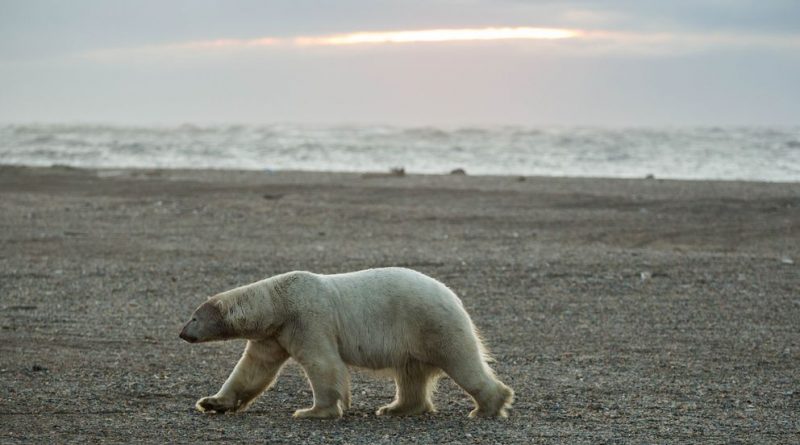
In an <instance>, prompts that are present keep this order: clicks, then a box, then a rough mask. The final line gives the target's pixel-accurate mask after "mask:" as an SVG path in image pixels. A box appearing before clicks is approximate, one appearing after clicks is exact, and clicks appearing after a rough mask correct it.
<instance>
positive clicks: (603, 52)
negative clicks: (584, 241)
mask: <svg viewBox="0 0 800 445" xmlns="http://www.w3.org/2000/svg"><path fill="white" fill-rule="evenodd" d="M523 27H527V28H556V29H558V30H561V31H563V32H565V33H569V37H567V38H560V39H539V38H535V39H518V38H511V39H507V40H476V39H478V38H479V37H480V36H483V35H485V34H482V33H483V32H484V31H481V30H485V29H486V28H523ZM432 29H437V30H441V29H445V30H463V29H469V30H476V31H470V32H469V33H465V34H464V35H467V36H471V35H474V36H475V39H472V38H467V39H466V40H460V41H440V42H408V43H380V42H378V43H375V42H373V43H361V44H350V45H337V44H327V43H330V42H331V40H329V38H330V37H331V36H342V35H345V36H347V35H350V34H353V33H360V32H387V33H389V32H396V31H422V30H432ZM470 33H472V34H470ZM392 35H394V34H380V35H379V37H378V38H379V39H383V38H384V37H385V38H390V37H389V36H392ZM410 35H411V36H416V35H417V34H410ZM441 35H445V36H446V35H449V34H437V36H441ZM304 39H305V40H304ZM444 40H447V39H446V38H445V39H444ZM303 42H306V43H303ZM308 42H311V43H308ZM315 42H316V43H315ZM798 79H800V1H796V0H761V1H759V0H727V1H723V0H671V1H641V0H639V1H634V0H616V1H611V0H609V1H577V0H575V1H523V0H517V1H513V0H506V1H503V0H493V1H489V0H447V1H445V0H439V1H436V0H424V1H423V0H420V1H414V0H402V1H401V0H397V1H382V0H358V1H357V0H338V1H321V0H320V1H305V0H294V1H254V0H252V1H251V0H218V1H211V0H183V1H165V0H159V1H155V0H136V1H123V0H114V1H108V0H70V1H61V0H51V1H40V0H18V1H17V0H0V122H65V123H71V122H97V123H115V124H180V123H198V124H207V123H273V122H300V123H330V124H340V123H344V124H349V123H356V124H358V123H384V124H397V125H471V124H479V125H489V124H521V125H613V126H629V125H630V126H639V125H648V126H649V125H798V124H800V119H798V116H800V81H798Z"/></svg>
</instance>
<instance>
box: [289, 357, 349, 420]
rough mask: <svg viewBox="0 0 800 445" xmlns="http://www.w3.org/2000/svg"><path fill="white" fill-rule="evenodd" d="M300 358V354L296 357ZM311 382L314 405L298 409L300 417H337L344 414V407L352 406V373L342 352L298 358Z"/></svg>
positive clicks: (296, 413) (297, 416)
mask: <svg viewBox="0 0 800 445" xmlns="http://www.w3.org/2000/svg"><path fill="white" fill-rule="evenodd" d="M295 358H297V357H295ZM298 362H299V363H300V365H301V366H302V367H303V370H304V371H305V372H306V376H307V377H308V380H309V381H310V382H311V389H312V391H313V392H314V406H313V407H311V408H307V409H301V410H297V411H295V413H294V417H295V418H298V419H304V418H315V419H336V418H339V417H342V408H345V409H346V408H348V407H349V406H350V374H349V373H348V372H347V366H345V364H344V363H343V362H342V360H341V358H340V357H339V356H338V354H326V357H316V358H313V359H311V360H303V359H300V360H298Z"/></svg>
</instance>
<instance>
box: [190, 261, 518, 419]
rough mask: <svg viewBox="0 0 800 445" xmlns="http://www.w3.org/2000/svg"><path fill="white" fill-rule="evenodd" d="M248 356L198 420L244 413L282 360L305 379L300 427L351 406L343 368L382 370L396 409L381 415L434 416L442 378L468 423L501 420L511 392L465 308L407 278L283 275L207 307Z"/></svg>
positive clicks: (444, 291)
mask: <svg viewBox="0 0 800 445" xmlns="http://www.w3.org/2000/svg"><path fill="white" fill-rule="evenodd" d="M211 301H212V302H214V304H216V306H217V307H218V308H219V310H220V312H221V313H222V316H223V319H224V320H225V322H227V323H228V325H229V327H230V328H232V329H233V330H234V331H235V332H236V334H237V336H238V337H243V338H247V339H249V340H250V341H249V342H248V345H247V349H246V350H245V352H244V355H243V357H242V358H241V360H240V361H239V363H238V364H237V365H236V368H235V369H234V371H233V373H232V374H231V376H230V377H229V378H228V380H227V381H226V382H225V384H224V385H223V386H222V388H221V389H220V391H219V392H218V393H217V394H216V395H215V396H213V397H206V398H203V399H201V400H199V401H198V402H197V407H198V409H199V410H201V411H217V412H222V411H237V410H243V409H245V408H246V407H247V406H248V405H249V404H250V403H251V402H252V400H253V399H254V398H255V397H256V396H258V394H260V393H261V392H262V391H263V390H264V389H266V388H267V387H268V386H269V385H270V384H271V383H272V381H273V380H274V378H275V377H276V376H277V374H278V372H279V370H280V368H281V366H282V365H283V363H284V362H285V361H286V359H287V358H288V357H290V356H291V357H292V358H294V359H295V360H296V361H297V362H298V363H299V364H300V365H301V366H302V367H303V369H304V370H305V372H306V375H307V377H308V379H309V381H310V382H311V386H312V389H313V392H314V406H313V407H312V408H309V409H305V410H300V411H297V412H296V413H295V416H296V417H339V416H341V415H342V409H347V408H348V407H349V405H350V381H349V380H350V379H349V373H348V371H347V366H356V367H360V368H367V369H373V370H387V371H389V372H390V373H391V374H392V375H393V376H394V378H395V381H396V383H397V396H396V400H395V401H394V402H392V403H391V404H389V405H387V406H384V407H382V408H381V409H379V410H378V414H379V415H381V414H396V415H410V414H421V413H424V412H430V411H434V409H435V408H434V406H433V403H432V402H431V393H432V391H433V389H434V387H435V385H436V380H437V378H438V377H439V375H440V374H441V372H442V371H444V372H445V373H446V374H448V375H449V376H450V377H451V378H452V379H453V380H454V381H455V382H456V383H457V384H458V385H460V386H461V387H462V388H463V389H464V390H465V391H466V392H467V393H469V394H470V395H471V396H472V398H473V399H474V400H475V402H476V404H477V408H476V409H475V410H474V411H473V412H472V413H471V414H470V415H471V416H476V415H479V416H505V415H506V408H508V407H510V404H511V402H512V400H513V392H512V391H511V389H510V388H509V387H507V386H506V385H504V384H503V383H502V382H500V381H499V380H497V378H496V377H495V375H494V372H492V370H491V369H490V368H489V366H488V365H487V364H486V360H485V357H484V355H485V354H484V347H483V344H482V343H481V340H480V339H479V337H478V335H477V332H476V330H475V327H474V325H473V324H472V321H471V320H470V318H469V315H468V314H467V312H466V311H465V310H464V307H463V305H462V303H461V300H459V298H458V297H457V296H456V295H455V294H454V293H453V292H452V291H451V290H450V289H448V288H447V287H446V286H445V285H444V284H442V283H440V282H438V281H436V280H434V279H433V278H431V277H428V276H426V275H423V274H421V273H419V272H416V271H413V270H410V269H403V268H383V269H369V270H363V271H359V272H352V273H345V274H338V275H318V274H313V273H310V272H289V273H286V274H283V275H278V276H275V277H272V278H268V279H266V280H263V281H259V282H256V283H253V284H250V285H247V286H243V287H240V288H236V289H233V290H230V291H228V292H225V293H222V294H220V295H217V296H215V297H212V298H211Z"/></svg>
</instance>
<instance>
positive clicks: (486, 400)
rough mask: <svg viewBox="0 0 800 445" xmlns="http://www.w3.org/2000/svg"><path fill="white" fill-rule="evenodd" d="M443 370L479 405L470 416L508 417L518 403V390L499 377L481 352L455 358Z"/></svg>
mask: <svg viewBox="0 0 800 445" xmlns="http://www.w3.org/2000/svg"><path fill="white" fill-rule="evenodd" d="M443 369H444V371H445V372H446V373H447V375H449V376H450V378H452V379H453V381H455V382H456V384H458V386H460V387H461V388H463V389H464V391H466V392H467V393H468V394H469V395H470V396H472V398H473V399H474V400H475V403H476V404H477V405H478V406H477V408H475V409H474V410H473V411H472V412H471V413H469V416H470V417H506V416H508V412H507V411H506V410H507V409H508V408H510V407H511V403H512V402H513V401H514V391H512V390H511V388H509V387H508V386H506V385H505V384H504V383H503V382H501V381H500V380H498V379H497V377H495V375H494V373H493V372H492V370H491V369H489V366H488V365H486V364H485V363H484V362H483V357H482V356H481V354H480V353H478V352H477V351H475V353H474V354H464V355H459V356H457V357H451V358H450V359H449V360H448V363H447V365H446V366H443Z"/></svg>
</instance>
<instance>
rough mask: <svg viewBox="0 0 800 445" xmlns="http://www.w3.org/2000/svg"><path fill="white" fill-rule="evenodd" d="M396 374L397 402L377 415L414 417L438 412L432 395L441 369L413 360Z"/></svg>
mask: <svg viewBox="0 0 800 445" xmlns="http://www.w3.org/2000/svg"><path fill="white" fill-rule="evenodd" d="M395 372H396V375H395V383H396V385H397V394H396V396H395V400H394V401H393V402H392V403H390V404H388V405H386V406H382V407H381V408H379V409H378V411H377V412H376V414H377V415H379V416H382V415H393V416H414V415H419V414H424V413H429V412H435V411H436V408H435V407H434V406H433V402H432V401H431V395H432V394H433V391H434V390H435V389H436V382H437V380H438V379H439V374H440V373H441V370H440V369H439V368H436V367H433V366H430V365H426V364H423V363H421V362H419V361H416V360H411V361H409V362H408V363H407V364H406V365H405V366H404V367H403V368H401V369H397V370H395Z"/></svg>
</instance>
